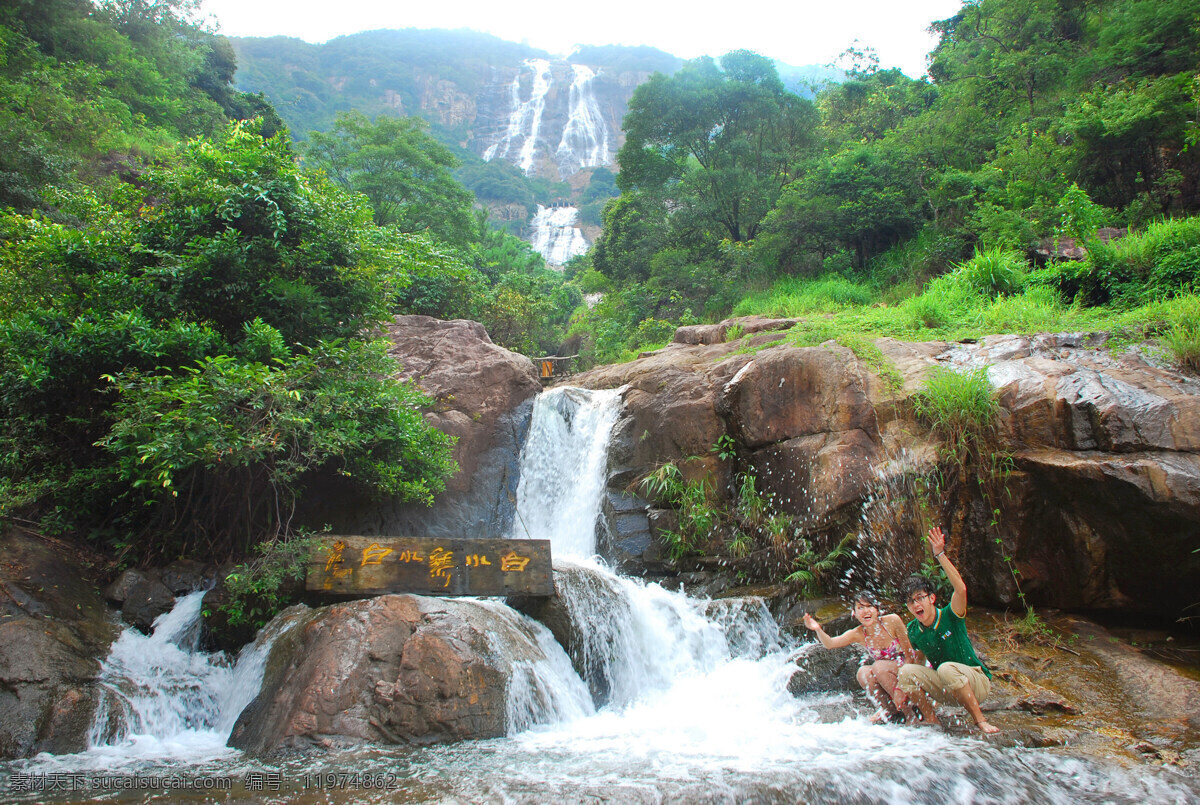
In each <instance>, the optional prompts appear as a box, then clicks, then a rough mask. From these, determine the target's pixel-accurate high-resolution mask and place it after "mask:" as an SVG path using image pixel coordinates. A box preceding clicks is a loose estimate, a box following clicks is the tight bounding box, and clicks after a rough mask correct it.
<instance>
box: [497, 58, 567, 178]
mask: <svg viewBox="0 0 1200 805" xmlns="http://www.w3.org/2000/svg"><path fill="white" fill-rule="evenodd" d="M524 66H525V67H528V68H529V71H530V74H531V79H530V89H529V99H528V100H524V101H523V100H521V76H522V75H523V74H524V71H523V70H522V71H518V73H517V76H516V78H514V79H513V82H512V84H511V85H510V86H509V97H510V98H511V104H512V111H511V112H509V115H508V128H507V129H506V130H505V132H504V135H503V136H502V137H501V138H500V140H499V141H498V142H496V143H494V144H492V145H490V146H488V148H487V150H486V151H484V152H483V158H484V160H485V161H487V162H491V161H492V160H493V159H496V158H497V157H499V158H500V159H509V158H510V156H511V157H512V161H513V162H514V163H515V164H516V165H517V166H518V167H519V168H520V169H521V170H523V171H525V173H529V172H530V171H532V170H533V162H534V157H535V155H536V151H537V145H538V135H539V134H540V132H541V127H542V114H543V113H544V112H545V110H546V93H548V92H549V91H550V86H551V85H552V84H553V81H554V79H553V77H552V76H551V73H550V62H549V61H547V60H546V59H526V60H525V63H524Z"/></svg>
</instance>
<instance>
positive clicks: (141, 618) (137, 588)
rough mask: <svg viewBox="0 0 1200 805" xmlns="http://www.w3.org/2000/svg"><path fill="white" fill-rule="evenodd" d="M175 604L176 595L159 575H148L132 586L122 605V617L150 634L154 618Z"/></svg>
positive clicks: (169, 609)
mask: <svg viewBox="0 0 1200 805" xmlns="http://www.w3.org/2000/svg"><path fill="white" fill-rule="evenodd" d="M173 606H175V596H174V595H173V594H172V593H171V590H170V588H169V587H167V585H165V584H163V583H162V582H161V581H160V580H159V579H158V578H157V575H156V574H154V575H147V577H145V578H143V579H141V580H140V581H138V582H137V583H136V584H134V585H133V587H132V588H130V590H129V593H128V595H127V596H126V597H125V603H124V604H122V605H121V619H122V620H124V621H125V622H126V623H128V624H131V625H133V626H136V627H137V628H138V629H139V630H141V631H142V632H145V633H146V634H150V632H151V630H152V628H151V627H153V625H154V619H155V618H157V617H158V616H159V615H161V614H163V613H164V612H170V611H171V607H173Z"/></svg>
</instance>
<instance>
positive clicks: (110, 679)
mask: <svg viewBox="0 0 1200 805" xmlns="http://www.w3.org/2000/svg"><path fill="white" fill-rule="evenodd" d="M203 598H204V591H203V590H200V591H197V592H194V593H189V594H188V595H185V596H182V597H180V598H179V599H178V600H177V601H176V603H175V606H174V608H173V609H172V610H171V611H170V612H167V613H165V614H163V615H160V616H159V617H158V618H157V619H156V620H155V621H154V627H153V632H152V633H151V634H149V635H144V634H142V633H141V632H139V631H137V630H136V629H134V628H132V627H126V628H125V629H124V631H122V633H121V635H120V636H119V637H118V638H117V640H116V642H115V643H113V646H112V649H111V650H110V652H109V655H108V657H107V658H106V659H105V660H104V662H103V663H102V665H101V670H100V678H99V681H100V685H101V688H102V690H103V695H102V699H101V703H100V706H99V708H98V709H97V712H96V716H95V719H94V721H93V723H92V728H91V733H90V736H89V745H90V747H91V749H90V750H89V751H90V752H93V753H96V754H99V755H112V754H114V753H115V754H118V755H120V756H122V757H128V756H136V757H141V758H153V757H183V758H196V757H203V756H207V755H213V754H221V753H224V752H226V751H228V750H226V748H225V742H226V740H228V738H229V733H230V731H231V730H232V729H233V724H234V722H235V721H236V720H237V717H238V715H239V714H240V713H241V712H242V710H243V709H244V708H245V707H246V705H248V704H249V703H250V701H251V700H252V699H253V698H254V697H255V696H256V695H257V694H258V690H259V687H260V686H261V685H262V676H263V668H264V667H265V665H266V661H267V655H268V653H269V651H270V647H271V644H272V643H273V642H274V640H275V639H276V638H277V637H278V636H279V635H280V634H281V633H282V632H283V631H286V628H287V626H284V625H277V626H276V628H274V629H272V630H264V631H263V633H262V634H260V635H259V639H258V640H257V641H256V642H254V643H252V644H250V645H248V646H246V647H245V648H244V649H243V650H242V652H241V653H240V654H239V655H238V658H237V660H236V661H235V662H232V663H231V662H230V661H229V660H228V659H227V658H226V657H225V655H224V654H220V653H215V654H209V653H206V652H202V651H200V650H199V639H200V607H201V604H202V601H203Z"/></svg>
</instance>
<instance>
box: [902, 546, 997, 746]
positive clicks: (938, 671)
mask: <svg viewBox="0 0 1200 805" xmlns="http://www.w3.org/2000/svg"><path fill="white" fill-rule="evenodd" d="M928 539H929V546H930V547H931V548H932V549H933V558H934V559H936V560H937V562H938V564H940V565H941V566H942V570H944V571H946V577H947V578H949V579H950V585H951V586H952V587H953V588H954V593H953V594H952V595H951V596H950V603H949V604H947V605H946V606H944V607H942V608H941V609H938V606H937V593H935V592H934V589H933V584H932V583H931V582H930V581H929V579H927V578H925V577H924V576H911V577H910V578H909V579H908V581H907V582H906V583H905V585H904V599H905V601H906V602H907V603H908V611H909V612H911V613H912V614H913V616H914V617H915V618H916V620H913V621H910V622H909V624H908V639H909V640H910V641H911V642H912V644H913V648H915V649H917V650H918V651H919V652H921V654H923V655H924V656H925V659H927V660H929V663H930V665H932V666H933V667H932V668H929V667H927V666H924V665H914V664H912V663H908V664H906V665H904V666H902V667H901V668H900V679H899V681H898V682H897V687H899V688H900V690H902V691H903V692H904V693H906V694H908V696H909V698H910V699H911V700H912V703H913V704H915V705H916V706H917V709H918V710H920V711H921V716H922V718H924V719H925V722H926V723H928V724H937V723H938V720H937V715H936V714H935V713H934V709H933V703H932V702H931V701H930V700H929V699H930V697H933V698H934V699H936V700H937V701H938V702H940V703H942V704H954V703H958V704H961V705H962V706H963V707H965V708H966V710H967V712H968V713H970V714H971V718H973V719H974V720H975V724H976V726H978V727H979V729H980V730H982V731H983V733H984V734H986V735H990V734H992V733H996V732H999V731H1000V730H999V729H997V728H996V727H994V726H992V725H991V724H989V723H988V722H987V719H985V718H984V717H983V711H982V710H981V709H980V708H979V703H980V702H981V701H983V699H984V698H986V697H987V695H988V693H989V692H990V691H991V689H992V673H991V671H989V670H988V669H987V666H985V665H984V664H983V663H982V662H980V660H979V657H977V656H976V655H975V648H974V646H972V645H971V639H970V638H969V637H967V622H966V620H965V619H966V616H967V585H966V582H964V581H963V578H962V576H961V575H959V573H958V570H957V568H955V567H954V563H953V562H951V561H950V557H948V556H946V537H945V535H944V534H942V529H941V528H931V529H930V530H929V535H928Z"/></svg>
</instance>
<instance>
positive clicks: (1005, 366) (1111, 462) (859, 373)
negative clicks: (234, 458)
mask: <svg viewBox="0 0 1200 805" xmlns="http://www.w3.org/2000/svg"><path fill="white" fill-rule="evenodd" d="M741 324H742V325H743V331H744V332H747V333H751V335H749V336H747V338H746V340H743V341H739V342H737V343H734V344H729V343H724V341H723V339H724V332H725V325H716V326H710V327H702V328H685V329H681V330H680V332H679V333H677V336H676V341H677V342H679V343H676V344H673V345H671V346H669V347H667V348H665V349H663V350H660V351H658V352H657V353H654V354H651V355H648V356H645V357H643V358H640V359H639V360H637V361H634V362H632V363H628V364H623V365H619V366H607V367H602V368H599V369H596V370H594V371H592V372H589V373H586V374H584V375H581V376H577V377H575V378H573V379H572V382H573V383H575V384H578V385H583V386H586V387H590V388H615V387H618V386H621V385H625V384H628V385H629V390H628V391H627V392H626V395H625V413H624V416H623V419H622V421H620V422H619V423H618V424H617V426H616V427H615V428H614V433H615V434H616V438H617V439H618V443H617V444H615V445H614V447H613V449H612V451H611V453H610V455H612V456H613V461H614V466H613V467H612V477H611V481H610V487H611V491H612V493H613V494H614V495H618V496H624V497H629V489H630V488H631V483H632V482H636V481H637V480H638V479H640V478H641V477H643V476H644V475H645V474H646V473H648V472H649V471H651V470H652V469H654V468H655V467H657V466H660V465H661V464H662V463H663V462H666V461H676V462H680V463H681V465H682V467H683V469H684V473H685V475H686V476H688V477H691V478H693V479H697V478H705V479H707V480H708V481H709V482H710V483H712V484H713V486H714V488H716V489H717V490H718V492H719V494H723V495H726V496H728V495H730V490H731V483H730V482H731V480H732V479H733V477H734V476H735V475H736V474H740V473H745V472H750V473H753V474H755V475H756V476H757V478H758V481H759V488H760V489H761V490H763V491H765V492H766V493H768V494H770V495H773V496H774V500H775V505H776V506H777V507H778V508H779V509H781V510H782V511H785V512H787V513H788V514H791V515H792V516H793V517H794V518H795V521H796V522H797V523H798V524H799V526H800V534H799V535H800V536H803V537H805V538H807V539H810V540H812V541H814V543H815V544H818V545H828V544H830V542H831V541H832V540H833V539H835V538H840V536H842V535H843V534H845V533H854V534H855V535H856V536H857V537H858V540H859V546H860V549H861V550H860V561H861V562H862V563H863V564H864V565H865V567H863V568H861V569H860V574H861V573H866V574H869V575H874V576H875V577H876V578H879V579H881V580H882V579H890V580H891V581H892V582H893V583H894V582H895V581H897V580H898V579H899V578H901V577H902V576H903V575H904V574H906V573H908V572H911V571H913V570H915V569H917V566H918V565H919V563H920V561H921V559H922V558H923V557H924V551H923V545H922V543H921V541H920V539H919V538H917V534H918V533H919V532H918V531H917V529H918V528H920V526H921V524H922V518H924V519H930V518H932V520H935V521H937V522H940V523H941V524H942V525H943V526H947V527H948V532H949V534H950V542H949V543H948V546H949V547H948V549H949V550H950V552H951V555H952V556H953V557H954V558H955V559H956V561H957V562H958V564H959V567H960V568H962V569H963V570H964V574H965V575H966V576H967V578H968V583H969V585H970V586H971V590H972V600H974V601H976V602H978V603H982V604H991V605H1001V606H1003V605H1012V604H1015V603H1017V600H1018V588H1017V585H1016V582H1015V580H1014V575H1013V573H1012V572H1010V566H1009V565H1008V564H1007V563H1006V561H1005V557H1009V558H1011V559H1012V560H1013V565H1012V567H1013V569H1015V570H1017V571H1018V573H1019V574H1020V575H1019V578H1020V585H1021V588H1022V590H1023V592H1024V593H1025V594H1026V595H1027V596H1028V599H1029V601H1030V603H1032V604H1035V605H1040V606H1053V607H1061V608H1069V609H1076V610H1107V611H1133V612H1138V613H1141V614H1144V615H1154V616H1158V617H1162V618H1169V619H1172V620H1174V619H1176V618H1179V617H1181V616H1185V615H1186V614H1187V609H1188V608H1189V607H1192V606H1194V605H1195V604H1196V601H1197V600H1200V599H1197V596H1196V590H1197V589H1200V554H1196V553H1194V550H1195V548H1196V546H1197V542H1196V535H1197V534H1200V452H1198V451H1200V430H1198V429H1200V381H1198V380H1197V379H1196V378H1194V377H1188V376H1184V375H1181V374H1179V373H1177V372H1174V371H1172V370H1170V369H1166V368H1162V367H1158V366H1155V365H1153V364H1152V363H1151V362H1149V361H1148V360H1147V359H1146V358H1145V357H1143V356H1142V355H1140V354H1139V353H1135V352H1110V351H1109V350H1107V349H1106V348H1105V345H1104V339H1103V337H1093V338H1087V337H1084V336H1080V335H1044V336H1037V337H1032V338H1030V337H1022V336H994V337H990V338H986V339H983V340H982V341H981V342H979V343H977V344H947V343H943V342H927V343H904V342H899V341H894V340H891V339H880V340H879V341H877V342H876V343H877V346H878V347H879V348H880V350H881V351H882V352H883V354H884V355H885V357H886V358H887V359H888V361H889V362H890V363H891V364H892V365H893V366H894V367H895V368H896V370H897V371H898V372H899V374H900V376H901V377H902V378H903V385H902V387H900V388H894V387H893V386H890V385H889V384H887V383H885V382H884V381H883V380H882V379H881V378H880V377H879V376H878V375H877V374H876V373H875V372H874V371H873V370H872V369H871V368H870V367H868V366H866V365H865V364H863V363H862V362H861V361H859V360H858V359H857V358H856V357H855V356H854V354H853V353H851V352H850V351H849V350H847V349H845V348H844V347H841V346H839V345H837V344H836V343H834V342H829V343H827V344H823V345H821V346H819V347H807V348H797V347H793V346H789V345H787V344H785V343H784V342H783V341H782V340H780V339H781V336H780V335H779V334H775V333H771V332H770V331H769V328H770V327H773V326H775V327H785V326H787V325H789V324H790V322H786V321H783V322H777V323H771V322H763V321H759V320H747V321H743V322H741ZM756 333H757V334H756ZM748 347H749V348H750V349H749V350H748V349H747V348H748ZM938 365H947V366H957V367H974V366H986V367H987V369H988V374H989V378H990V379H991V382H992V384H993V386H994V387H995V388H996V389H997V392H998V394H999V400H1000V405H1001V432H1000V436H999V441H1000V444H999V445H998V448H999V449H1001V450H1006V451H1008V452H1009V453H1010V454H1011V455H1012V458H1013V470H1012V472H1010V473H1009V474H1008V476H1007V478H1006V480H1005V481H1004V483H1003V484H1002V487H1001V488H1000V489H999V490H998V491H996V492H994V493H993V494H991V495H990V496H984V495H982V494H981V493H980V491H979V489H978V488H972V487H971V485H970V484H959V485H957V486H953V484H951V485H950V486H951V487H952V488H953V489H955V490H956V491H955V493H954V494H946V495H943V496H940V497H939V496H934V497H933V498H932V502H933V505H934V507H935V510H934V511H933V512H931V513H926V514H922V513H921V512H920V506H919V505H918V504H917V497H918V495H917V493H916V491H915V489H916V485H915V484H914V482H915V481H916V480H918V479H926V480H929V479H932V478H933V477H934V475H935V474H937V473H940V474H941V477H942V479H943V482H945V480H946V479H950V480H951V481H952V480H953V475H954V472H955V471H954V469H953V467H952V466H951V465H950V464H948V463H947V462H946V461H945V459H944V458H942V456H944V455H945V451H944V450H943V449H942V448H944V447H945V446H944V445H941V444H939V443H938V441H937V439H936V438H934V437H933V436H932V434H931V433H930V432H929V431H928V429H926V428H925V427H924V426H923V425H922V424H921V423H920V422H918V421H917V420H916V419H915V417H914V415H913V413H912V407H911V404H910V398H911V396H912V395H913V393H915V392H916V391H917V390H918V389H919V388H920V387H921V385H922V383H923V382H924V379H925V377H926V376H927V374H928V372H929V370H930V369H931V368H932V367H934V366H938ZM723 436H728V437H730V438H732V439H733V440H734V443H735V444H736V448H737V449H736V454H737V457H736V458H735V459H725V460H722V459H719V458H718V457H717V456H716V455H714V453H713V452H712V449H711V448H712V446H713V445H714V444H716V442H717V440H718V438H721V437H723ZM943 488H946V486H945V485H944V486H943ZM627 509H628V507H626V508H625V510H623V511H622V517H623V518H624V519H626V520H627V519H629V517H630V512H629V511H628V510H627ZM640 510H641V511H642V512H644V513H645V515H646V517H647V523H646V526H645V529H646V531H650V530H651V526H650V523H651V522H653V521H654V520H655V518H657V517H661V516H662V514H663V513H662V512H658V511H656V510H654V509H651V508H649V506H648V504H646V503H645V502H644V501H642V502H641V509H640ZM930 524H932V523H930ZM626 530H627V531H628V530H629V529H628V526H626ZM630 544H631V543H630ZM624 561H625V565H626V566H627V567H629V566H631V558H630V557H624ZM861 579H862V576H861V575H860V576H859V580H861Z"/></svg>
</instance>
